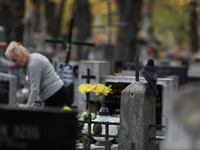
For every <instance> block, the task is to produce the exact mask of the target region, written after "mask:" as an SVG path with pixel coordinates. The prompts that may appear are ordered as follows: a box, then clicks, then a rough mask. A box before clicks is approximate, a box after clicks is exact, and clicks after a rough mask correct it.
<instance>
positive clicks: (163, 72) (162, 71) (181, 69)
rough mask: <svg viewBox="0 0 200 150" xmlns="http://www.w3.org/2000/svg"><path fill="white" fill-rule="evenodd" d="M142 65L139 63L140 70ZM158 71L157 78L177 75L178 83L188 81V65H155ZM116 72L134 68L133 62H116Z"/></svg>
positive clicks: (181, 83)
mask: <svg viewBox="0 0 200 150" xmlns="http://www.w3.org/2000/svg"><path fill="white" fill-rule="evenodd" d="M143 66H144V65H142V64H140V67H139V68H140V70H141V69H142V67H143ZM155 68H156V70H157V73H158V78H166V77H167V76H171V75H177V76H179V85H183V84H185V83H187V81H188V67H187V66H185V65H180V66H166V65H155ZM116 70H117V72H119V71H120V72H123V71H124V70H135V62H126V61H125V62H120V61H119V62H117V63H116Z"/></svg>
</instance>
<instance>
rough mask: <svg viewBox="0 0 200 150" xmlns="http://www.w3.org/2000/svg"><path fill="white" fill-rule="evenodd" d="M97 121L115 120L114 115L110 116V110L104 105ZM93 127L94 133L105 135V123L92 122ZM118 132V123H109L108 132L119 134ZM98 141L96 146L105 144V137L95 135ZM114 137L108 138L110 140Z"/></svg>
mask: <svg viewBox="0 0 200 150" xmlns="http://www.w3.org/2000/svg"><path fill="white" fill-rule="evenodd" d="M93 121H96V122H115V121H114V119H113V117H111V116H110V111H109V110H108V108H107V107H106V105H103V106H102V107H101V108H100V110H99V113H98V115H97V117H96V119H95V120H93ZM91 129H93V130H92V131H91V132H92V133H93V134H99V135H105V130H106V129H105V124H100V123H95V124H92V128H91ZM117 133H118V125H109V129H108V134H109V135H114V136H115V135H117ZM93 138H94V139H95V140H96V141H97V142H96V143H95V145H96V146H105V137H96V136H94V137H93ZM113 139H114V138H108V140H109V141H111V140H113Z"/></svg>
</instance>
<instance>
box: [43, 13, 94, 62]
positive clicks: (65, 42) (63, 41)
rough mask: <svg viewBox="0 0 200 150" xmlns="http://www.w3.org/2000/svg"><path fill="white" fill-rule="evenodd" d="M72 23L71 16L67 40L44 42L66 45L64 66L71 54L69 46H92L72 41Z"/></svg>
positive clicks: (91, 44) (47, 40)
mask: <svg viewBox="0 0 200 150" xmlns="http://www.w3.org/2000/svg"><path fill="white" fill-rule="evenodd" d="M73 23H74V17H73V16H72V18H71V22H70V29H69V38H68V40H67V39H64V40H58V39H46V40H45V42H53V43H62V44H65V45H66V52H67V56H66V61H65V63H66V65H68V63H69V58H70V53H71V45H72V44H77V45H87V46H94V45H95V44H93V43H87V42H80V41H72V40H71V39H72V29H73Z"/></svg>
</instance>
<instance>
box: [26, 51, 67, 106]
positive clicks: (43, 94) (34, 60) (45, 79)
mask: <svg viewBox="0 0 200 150" xmlns="http://www.w3.org/2000/svg"><path fill="white" fill-rule="evenodd" d="M26 70H27V76H28V79H29V82H30V90H31V93H30V95H29V99H28V103H27V105H26V107H30V106H31V104H32V103H33V102H34V101H36V100H37V98H38V97H39V96H40V99H41V100H42V101H44V100H46V99H47V98H49V97H50V96H52V95H53V94H55V93H56V92H57V91H58V90H59V89H60V88H61V87H62V86H63V85H64V83H63V81H62V80H61V79H60V77H59V76H58V75H57V73H56V72H55V70H54V68H53V66H52V65H51V63H50V62H49V60H48V59H47V58H46V57H45V56H43V55H41V54H39V53H31V54H30V57H29V60H28V63H27V65H26Z"/></svg>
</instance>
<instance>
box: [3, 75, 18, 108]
mask: <svg viewBox="0 0 200 150" xmlns="http://www.w3.org/2000/svg"><path fill="white" fill-rule="evenodd" d="M16 92H17V78H16V76H14V75H11V74H6V73H2V72H0V105H9V106H16V103H17V98H16Z"/></svg>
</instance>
